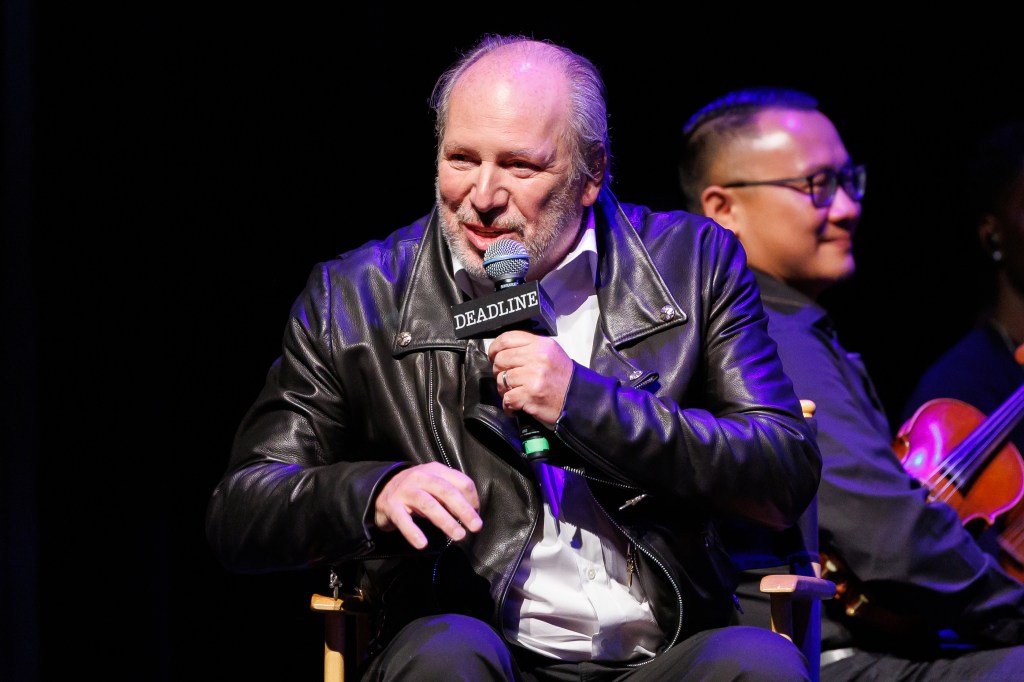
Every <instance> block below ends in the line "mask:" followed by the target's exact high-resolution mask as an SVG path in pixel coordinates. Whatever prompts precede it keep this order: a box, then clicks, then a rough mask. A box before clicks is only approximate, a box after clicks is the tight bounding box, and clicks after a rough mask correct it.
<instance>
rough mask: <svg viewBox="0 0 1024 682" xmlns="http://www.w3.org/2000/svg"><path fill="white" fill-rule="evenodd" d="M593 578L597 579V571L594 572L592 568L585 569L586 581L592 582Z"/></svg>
mask: <svg viewBox="0 0 1024 682" xmlns="http://www.w3.org/2000/svg"><path fill="white" fill-rule="evenodd" d="M595 577H597V571H595V570H594V569H593V568H588V569H587V579H588V580H593V579H594V578H595Z"/></svg>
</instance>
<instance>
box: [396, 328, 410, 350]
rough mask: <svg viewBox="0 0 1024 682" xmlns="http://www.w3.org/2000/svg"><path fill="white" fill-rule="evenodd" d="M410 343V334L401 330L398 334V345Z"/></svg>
mask: <svg viewBox="0 0 1024 682" xmlns="http://www.w3.org/2000/svg"><path fill="white" fill-rule="evenodd" d="M410 343H412V334H410V333H409V332H402V333H400V334H399V335H398V345H399V346H402V347H403V348H404V347H405V346H408V345H409V344H410Z"/></svg>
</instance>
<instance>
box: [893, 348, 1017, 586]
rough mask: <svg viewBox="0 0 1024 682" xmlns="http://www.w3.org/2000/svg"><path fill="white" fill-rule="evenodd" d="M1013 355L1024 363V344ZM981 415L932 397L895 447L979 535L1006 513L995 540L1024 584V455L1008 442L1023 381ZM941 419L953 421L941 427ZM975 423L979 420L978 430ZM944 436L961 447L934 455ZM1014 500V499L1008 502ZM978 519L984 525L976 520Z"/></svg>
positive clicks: (1013, 573) (1001, 557)
mask: <svg viewBox="0 0 1024 682" xmlns="http://www.w3.org/2000/svg"><path fill="white" fill-rule="evenodd" d="M1014 359H1015V360H1016V361H1017V363H1018V364H1021V365H1024V344H1021V345H1019V346H1017V349H1016V350H1015V351H1014ZM933 403H934V404H933ZM980 415H981V413H980V412H978V411H977V410H975V409H974V408H972V407H970V406H967V405H966V403H960V402H959V401H955V400H952V399H938V400H933V401H930V402H928V403H925V404H924V405H922V406H921V408H920V409H919V410H918V412H917V413H915V414H914V416H913V417H911V419H910V420H908V421H907V423H906V424H904V426H903V428H902V429H900V432H899V433H898V434H897V437H896V442H895V444H894V446H893V449H894V450H895V451H896V453H897V455H901V461H902V462H903V466H904V468H905V469H906V470H907V471H908V472H909V473H910V474H912V475H914V476H915V477H916V478H917V479H918V480H920V481H921V482H923V483H925V484H926V485H928V487H929V490H931V491H932V493H931V495H932V496H933V498H934V499H943V500H946V501H948V502H951V504H953V506H954V507H955V508H956V510H957V513H958V514H959V516H960V519H961V521H963V523H964V524H965V525H966V526H967V527H968V529H969V530H970V531H971V532H972V534H974V535H975V537H977V535H978V534H979V533H980V532H981V531H982V530H984V529H985V527H987V526H990V525H992V524H994V523H995V522H996V519H997V517H999V516H1000V515H1002V518H1001V519H999V521H1000V524H1001V528H998V529H997V530H998V534H997V540H996V542H997V544H998V547H999V553H998V559H999V563H1000V565H1001V566H1002V567H1003V569H1004V570H1005V571H1006V572H1007V573H1009V574H1010V575H1011V576H1013V577H1014V578H1016V579H1017V581H1018V582H1022V583H1024V503H1022V502H1021V501H1020V500H1021V490H1020V489H1019V488H1020V483H1019V480H1018V478H1017V472H1018V470H1019V466H1018V464H1019V463H1020V461H1021V454H1020V451H1019V450H1018V449H1017V447H1016V446H1015V445H1014V444H1013V443H1011V442H1009V436H1010V433H1011V432H1012V431H1013V430H1014V429H1015V428H1016V427H1017V424H1018V423H1019V422H1020V421H1021V419H1022V418H1024V385H1022V386H1020V387H1019V388H1018V389H1017V390H1016V391H1014V392H1013V393H1012V394H1011V395H1010V397H1009V398H1007V399H1006V400H1005V401H1004V402H1003V404H1002V405H1000V406H999V407H998V408H996V410H995V411H994V412H993V413H992V414H991V415H990V416H989V417H987V418H984V417H981V419H980V420H979V416H980ZM937 419H949V420H950V422H949V423H948V424H943V425H936V424H934V423H933V422H934V421H935V420H937ZM918 420H920V421H918ZM972 422H974V423H977V424H978V425H977V426H976V427H974V428H973V429H971V428H970V424H971V423H972ZM922 429H929V430H932V429H934V433H935V434H936V435H935V437H934V438H930V440H931V441H932V442H928V441H929V438H923V437H921V436H920V435H919V434H920V431H921V430H922ZM961 434H963V435H961ZM942 439H945V440H946V441H947V442H948V443H949V444H950V445H956V447H955V448H953V449H952V450H951V451H950V452H949V453H948V454H947V455H944V454H942V451H941V450H935V451H934V452H933V454H930V453H929V447H935V446H939V443H936V442H935V441H938V440H942ZM901 453H902V454H901ZM997 471H999V472H1008V473H1009V474H1010V475H1011V476H1012V478H1011V479H1009V480H1006V481H1002V482H999V481H998V480H997V478H996V476H997V474H996V472H997ZM1009 500H1013V502H1012V503H1010V504H1009V506H1007V504H1006V503H1007V501H1009ZM979 519H981V520H982V521H983V525H982V524H979V523H977V521H978V520H979Z"/></svg>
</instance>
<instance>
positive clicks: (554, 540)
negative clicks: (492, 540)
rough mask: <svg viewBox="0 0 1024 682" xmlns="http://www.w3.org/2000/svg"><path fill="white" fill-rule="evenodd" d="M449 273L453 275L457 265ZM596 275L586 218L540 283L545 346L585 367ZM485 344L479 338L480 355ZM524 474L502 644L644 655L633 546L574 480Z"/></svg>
mask: <svg viewBox="0 0 1024 682" xmlns="http://www.w3.org/2000/svg"><path fill="white" fill-rule="evenodd" d="M455 267H456V271H457V272H458V271H459V270H461V266H459V265H458V263H457V262H456V266H455ZM596 273H597V241H596V237H595V234H594V224H593V214H592V213H589V212H588V222H587V225H586V227H585V229H584V230H583V231H582V234H581V236H580V239H579V240H578V241H577V244H576V247H575V248H574V249H573V250H572V251H571V252H570V253H569V254H568V255H567V256H566V257H565V259H564V260H563V261H562V263H561V264H559V266H558V267H557V268H556V269H555V270H553V271H552V272H550V273H548V274H547V275H546V276H545V277H544V278H543V279H542V280H541V282H540V284H541V287H542V288H543V289H544V291H545V293H546V294H547V295H548V298H549V300H550V301H551V304H552V308H553V311H554V314H555V320H556V322H555V324H556V327H557V332H558V333H557V334H556V335H555V336H554V337H553V338H554V339H555V340H556V341H557V342H558V344H559V345H560V346H561V347H562V348H563V349H564V350H565V352H566V354H567V355H568V356H569V357H570V358H572V359H573V360H574V361H576V362H577V363H579V364H581V365H584V366H588V367H589V366H590V358H591V352H592V349H593V344H594V336H595V334H596V333H597V323H598V317H599V313H600V310H599V308H598V302H597V290H596V285H595V282H596ZM465 275H466V273H465V271H462V273H461V276H462V277H463V278H465ZM479 284H480V283H477V285H478V286H477V287H474V288H476V289H478V290H479ZM490 341H491V339H485V340H484V348H485V350H486V349H487V348H489V346H490ZM534 471H535V473H537V475H538V478H539V479H540V484H541V487H542V488H543V489H544V490H543V493H544V495H543V497H544V500H545V502H544V519H543V523H544V528H543V533H542V534H541V535H540V536H539V539H538V541H537V542H536V543H534V544H532V545H531V546H530V547H528V548H527V553H526V555H525V556H524V557H523V561H522V562H521V563H520V565H519V569H518V571H517V572H516V575H515V578H514V579H513V581H512V585H511V587H510V590H509V597H508V600H507V601H506V605H505V613H504V629H505V634H506V636H507V637H508V638H509V639H510V640H513V641H517V642H518V643H519V644H520V645H522V646H523V647H525V648H527V649H530V650H532V651H536V652H538V653H541V654H544V655H548V656H551V657H552V658H557V659H560V660H567V661H587V660H609V661H626V660H632V659H641V658H644V657H649V656H653V655H654V652H655V650H656V649H657V647H658V645H659V644H660V643H661V641H662V640H663V638H664V636H663V634H662V632H661V629H660V628H659V627H658V624H657V622H656V621H655V619H654V614H653V612H652V610H651V606H650V604H649V603H648V601H647V598H646V595H645V594H644V591H643V586H642V585H641V584H640V580H639V578H638V576H637V575H636V574H635V572H630V571H629V570H627V564H626V555H627V552H629V551H637V550H636V548H635V547H633V548H630V547H628V545H629V542H628V540H627V539H626V537H625V535H624V534H623V533H622V531H620V530H619V529H618V528H617V527H616V526H615V524H613V523H612V521H611V519H610V518H609V517H608V515H607V514H606V513H605V511H604V510H603V509H601V508H600V507H599V506H598V504H597V501H596V500H595V499H594V497H593V495H592V494H591V492H590V488H589V487H588V485H587V482H586V480H585V479H584V478H583V477H582V476H580V475H579V474H576V473H574V472H572V471H567V470H565V469H561V468H559V467H556V466H551V465H548V464H535V465H534ZM553 509H554V510H555V511H553ZM484 523H487V520H486V519H484Z"/></svg>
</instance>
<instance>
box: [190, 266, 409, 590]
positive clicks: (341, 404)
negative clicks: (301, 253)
mask: <svg viewBox="0 0 1024 682" xmlns="http://www.w3.org/2000/svg"><path fill="white" fill-rule="evenodd" d="M332 295H337V293H336V292H332V290H331V285H330V278H329V276H328V270H327V268H326V267H325V266H320V267H318V268H316V269H314V271H313V273H312V275H311V276H310V278H309V281H308V283H307V286H306V288H305V290H304V291H303V292H302V294H301V295H300V296H299V297H298V298H297V300H296V302H295V304H294V305H293V307H292V311H291V315H290V317H289V321H288V324H287V327H286V330H285V333H284V339H283V351H282V355H281V357H280V358H278V359H277V360H276V361H275V362H274V364H273V365H272V366H271V368H270V371H269V373H268V375H267V378H266V382H265V384H264V387H263V389H262V391H261V392H260V394H259V396H258V398H257V399H256V401H255V403H254V404H253V405H252V407H251V408H250V409H249V411H248V413H247V414H246V415H245V417H244V419H243V421H242V423H241V425H240V426H239V428H238V430H237V432H236V435H235V438H234V442H233V445H232V449H231V455H230V458H229V463H228V467H227V471H226V472H225V474H224V476H223V478H222V479H221V480H220V482H219V483H218V485H217V486H216V488H215V489H214V492H213V495H212V497H211V499H210V501H209V504H208V507H207V514H206V533H207V538H208V540H209V543H210V545H211V547H212V549H213V551H214V553H215V554H216V556H217V557H218V558H219V560H220V561H221V563H222V564H223V565H224V566H225V567H226V568H228V569H229V570H233V571H239V572H269V571H277V570H288V569H300V568H305V567H308V566H311V565H314V564H317V563H336V562H338V561H341V560H343V559H346V558H350V557H352V556H356V555H358V554H360V553H362V552H365V551H367V549H368V548H369V547H370V546H371V543H372V542H373V539H374V534H375V533H376V534H377V535H383V534H381V533H377V532H376V531H375V530H374V529H373V527H372V523H371V522H372V516H371V514H372V513H373V512H372V509H370V503H371V500H373V499H374V496H375V493H376V490H377V488H378V487H379V486H380V485H381V484H382V483H383V482H384V480H386V478H387V477H388V476H389V474H390V473H391V472H392V471H394V470H396V469H397V468H398V467H400V466H402V465H401V464H400V463H398V462H387V461H374V460H373V458H372V457H363V456H362V455H363V454H364V452H363V451H362V450H363V449H361V448H360V447H359V445H358V443H359V442H361V441H360V440H359V438H357V436H356V435H355V434H354V433H353V432H352V429H350V425H349V424H348V423H347V419H348V417H347V409H346V404H345V395H344V393H343V391H342V388H341V383H340V381H338V379H337V377H336V376H335V374H334V370H333V368H334V367H335V366H336V358H333V357H332V354H333V353H334V352H336V349H335V348H333V347H332V344H335V343H337V341H336V339H335V338H334V336H333V335H332V333H331V331H330V329H331V320H330V311H331V306H330V303H331V297H332ZM330 442H334V443H346V444H347V447H346V448H345V450H344V452H343V453H340V454H339V453H334V454H332V455H331V456H332V457H335V456H341V457H344V458H345V460H346V461H342V462H333V461H327V460H326V459H325V457H326V455H325V452H324V449H323V448H322V446H321V444H322V443H330ZM338 510H343V513H338ZM394 535H397V534H394Z"/></svg>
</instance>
